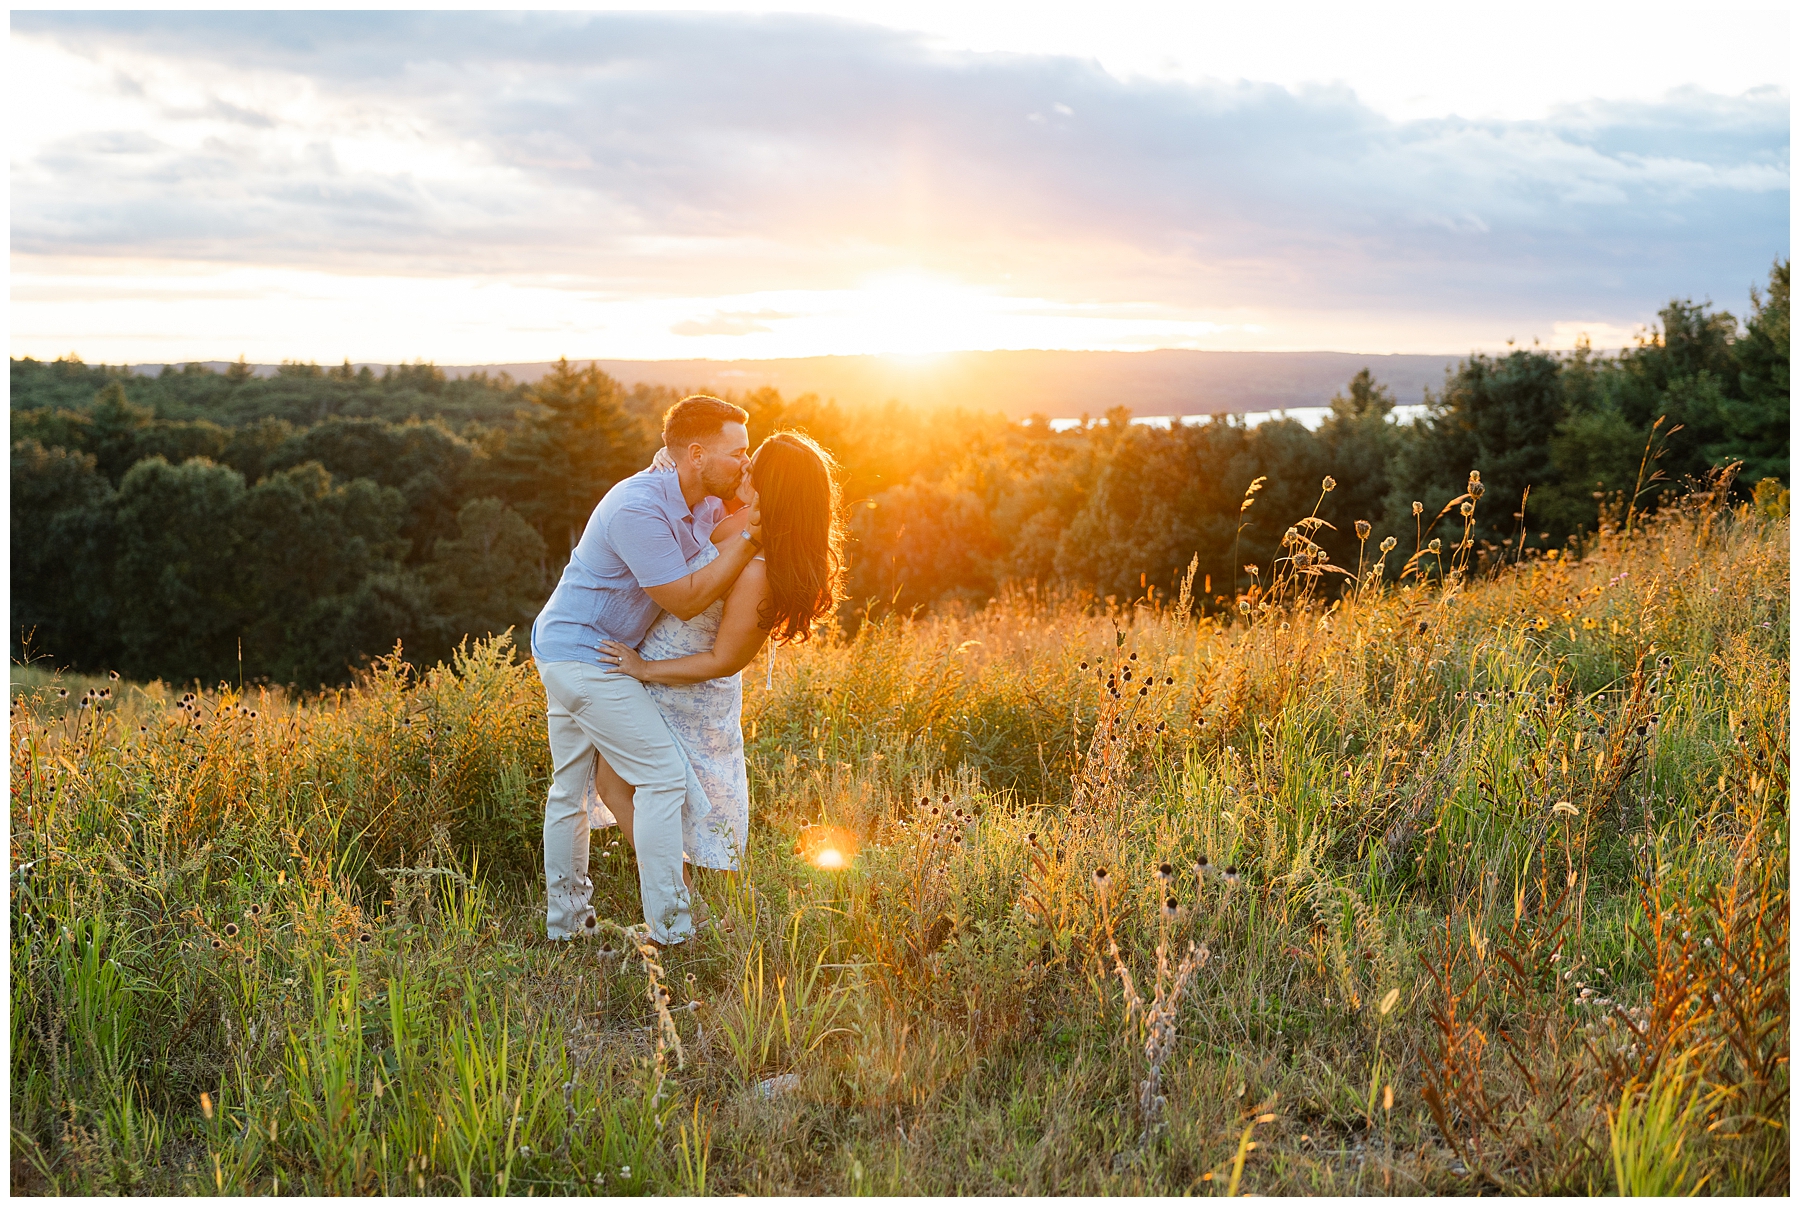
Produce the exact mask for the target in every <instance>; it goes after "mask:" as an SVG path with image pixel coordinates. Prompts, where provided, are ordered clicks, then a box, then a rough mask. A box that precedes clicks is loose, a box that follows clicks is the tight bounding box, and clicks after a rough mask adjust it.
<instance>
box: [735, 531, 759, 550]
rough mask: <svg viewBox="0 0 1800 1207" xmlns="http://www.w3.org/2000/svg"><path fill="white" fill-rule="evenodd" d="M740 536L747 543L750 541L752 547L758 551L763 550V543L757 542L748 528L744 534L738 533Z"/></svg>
mask: <svg viewBox="0 0 1800 1207" xmlns="http://www.w3.org/2000/svg"><path fill="white" fill-rule="evenodd" d="M738 535H739V536H741V537H743V538H744V539H745V540H746V541H749V542H750V543H751V544H752V545H755V546H756V547H757V548H758V549H761V548H762V542H761V541H759V540H757V539H756V538H755V537H753V536H751V535H750V530H749V529H748V528H746V529H744V530H743V531H742V532H740V533H738Z"/></svg>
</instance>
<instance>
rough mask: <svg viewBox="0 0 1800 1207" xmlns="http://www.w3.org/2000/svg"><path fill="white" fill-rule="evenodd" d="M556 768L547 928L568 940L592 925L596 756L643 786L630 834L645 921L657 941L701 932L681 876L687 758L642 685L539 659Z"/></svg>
mask: <svg viewBox="0 0 1800 1207" xmlns="http://www.w3.org/2000/svg"><path fill="white" fill-rule="evenodd" d="M537 669H538V677H539V678H541V679H542V680H543V681H544V695H545V697H546V699H547V701H548V706H549V708H548V711H549V722H550V758H551V761H552V763H553V764H554V766H555V772H554V774H553V776H552V778H551V780H550V795H549V799H548V800H546V801H545V803H544V886H545V888H546V889H547V890H548V893H549V898H550V904H549V933H550V937H551V938H552V939H566V938H570V937H572V936H574V935H576V934H579V933H581V932H582V931H583V930H585V929H587V928H591V927H592V926H593V925H594V912H593V909H592V908H591V906H590V904H589V903H590V902H591V901H592V900H593V895H594V882H593V881H592V880H591V879H589V877H588V825H589V821H588V806H587V802H588V800H589V797H590V794H591V793H592V792H593V783H594V755H595V754H596V753H599V754H603V755H605V756H606V761H607V762H608V763H610V764H611V765H612V769H613V770H614V771H616V772H618V773H619V776H620V778H622V779H623V780H624V781H625V782H626V783H628V784H630V785H631V786H632V787H633V788H635V789H637V793H636V795H635V797H634V798H633V813H634V818H633V822H632V839H633V845H635V846H636V847H637V864H638V891H639V892H640V893H641V894H642V896H643V900H644V921H645V922H647V923H649V924H650V937H651V938H653V939H655V940H656V941H657V942H659V943H673V942H679V941H681V940H682V939H685V938H687V937H688V936H690V935H692V934H693V932H694V924H693V921H692V919H691V918H690V917H689V916H688V892H687V886H686V885H685V884H683V883H682V879H681V805H682V802H683V801H684V800H685V799H686V798H687V779H688V764H687V758H686V756H685V755H684V754H683V752H682V749H681V747H680V745H679V744H678V743H677V742H676V740H675V735H674V734H672V733H670V732H669V727H668V725H667V724H666V723H665V722H664V721H663V718H662V713H660V712H659V711H657V708H656V704H655V702H654V701H652V700H651V699H650V694H649V693H648V692H646V691H645V690H644V685H643V684H642V683H639V682H638V681H637V680H636V679H633V678H631V677H630V676H628V675H621V674H618V673H616V672H609V671H607V670H604V669H602V668H601V667H598V666H592V665H589V664H588V663H586V662H540V663H538V664H537Z"/></svg>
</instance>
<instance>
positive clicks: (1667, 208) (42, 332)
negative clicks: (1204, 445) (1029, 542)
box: [10, 13, 1788, 363]
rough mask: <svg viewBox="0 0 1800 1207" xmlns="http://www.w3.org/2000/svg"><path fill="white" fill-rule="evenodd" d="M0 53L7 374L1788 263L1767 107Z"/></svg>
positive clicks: (1531, 328)
mask: <svg viewBox="0 0 1800 1207" xmlns="http://www.w3.org/2000/svg"><path fill="white" fill-rule="evenodd" d="M10 50H11V55H10V60H11V63H10V65H11V66H12V68H13V72H12V103H13V112H14V130H15V138H14V143H13V148H12V160H11V174H12V213H13V225H12V252H13V259H12V266H13V282H14V285H13V298H12V301H13V334H12V346H13V351H14V353H15V354H18V353H32V354H35V355H55V354H57V353H59V352H63V351H67V350H69V349H71V348H78V349H80V350H82V351H83V354H84V355H87V356H89V357H90V358H106V359H115V360H116V359H127V358H129V359H134V360H163V359H185V358H188V357H218V356H235V355H236V354H237V353H239V352H243V353H244V354H246V355H249V356H251V357H252V358H253V359H259V358H274V359H279V358H280V357H281V356H294V355H298V356H305V357H312V358H317V359H321V360H326V359H336V358H339V357H344V356H348V357H351V358H353V359H375V360H381V359H387V360H393V359H410V358H411V357H412V356H415V355H420V356H430V357H434V358H438V359H449V360H451V361H452V362H453V363H468V362H470V361H480V360H494V361H513V360H527V359H542V358H546V357H551V356H555V355H560V354H564V353H567V354H569V355H571V356H578V357H581V356H607V357H646V358H652V357H694V356H705V357H719V358H729V357H763V356H800V355H813V354H819V353H827V352H866V351H890V352H909V353H931V352H936V351H943V350H947V349H951V348H1030V347H1040V348H1054V347H1091V348H1113V349H1134V348H1148V347H1201V348H1207V347H1214V348H1271V349H1274V348H1285V349H1294V348H1344V349H1354V350H1359V351H1444V350H1452V351H1454V350H1466V349H1467V348H1469V347H1474V346H1487V347H1492V346H1496V345H1498V344H1500V343H1501V342H1502V341H1504V340H1506V339H1517V340H1522V341H1529V340H1531V339H1533V338H1536V339H1540V340H1542V341H1543V342H1545V343H1548V344H1552V345H1553V346H1557V345H1559V344H1560V342H1561V341H1563V340H1565V339H1571V338H1573V337H1572V336H1568V335H1566V334H1565V333H1564V331H1563V324H1565V323H1566V322H1570V321H1577V322H1586V323H1587V325H1588V328H1589V329H1591V330H1592V331H1595V332H1598V331H1602V330H1604V331H1607V332H1615V333H1616V332H1618V331H1633V330H1635V329H1636V327H1637V325H1638V324H1640V323H1642V322H1643V321H1645V320H1646V319H1647V318H1650V317H1651V316H1652V315H1653V312H1654V310H1655V308H1656V306H1657V305H1659V304H1660V303H1661V302H1663V301H1666V300H1667V298H1668V297H1669V296H1670V295H1672V294H1691V295H1693V296H1696V297H1700V296H1710V297H1712V298H1713V299H1714V300H1716V301H1718V302H1720V303H1722V304H1728V305H1735V306H1738V307H1739V308H1741V307H1742V299H1743V295H1744V294H1745V292H1746V291H1747V289H1748V287H1749V285H1750V284H1751V283H1752V282H1754V281H1756V280H1758V279H1759V278H1760V277H1762V276H1763V275H1765V274H1766V270H1767V266H1768V263H1769V261H1770V260H1771V259H1773V258H1775V257H1776V256H1778V255H1785V254H1787V248H1788V230H1787V205H1788V126H1787V98H1786V95H1785V93H1783V92H1781V91H1780V90H1779V89H1776V88H1773V87H1770V88H1764V89H1760V90H1758V89H1752V90H1750V91H1748V92H1744V93H1741V94H1738V95H1720V94H1716V93H1710V92H1705V91H1702V90H1700V89H1697V88H1688V89H1686V90H1678V91H1676V92H1673V93H1667V94H1665V95H1663V96H1662V97H1661V99H1656V100H1644V99H1636V98H1634V99H1628V100H1619V101H1610V100H1606V99H1604V98H1599V99H1590V100H1586V101H1581V102H1579V103H1564V104H1560V105H1557V106H1555V107H1553V108H1552V110H1551V111H1550V112H1548V113H1547V114H1546V115H1545V116H1541V117H1534V118H1529V119H1523V118H1522V119H1500V118H1483V119H1464V118H1461V117H1455V116H1436V117H1426V118H1411V119H1407V118H1396V117H1394V116H1391V115H1390V114H1388V113H1385V112H1382V111H1378V110H1376V109H1374V108H1371V107H1370V106H1369V105H1367V104H1365V103H1363V102H1362V101H1361V100H1360V99H1359V98H1358V96H1357V95H1356V94H1355V93H1354V92H1352V91H1351V90H1350V89H1349V88H1348V87H1345V86H1343V85H1305V84H1294V85H1282V84H1273V83H1259V82H1255V81H1252V80H1236V81H1232V80H1221V79H1216V78H1209V79H1191V78H1183V77H1180V76H1162V77H1157V76H1135V75H1126V76H1121V75H1119V74H1115V73H1113V72H1110V71H1108V70H1107V69H1106V68H1105V67H1103V66H1102V65H1101V64H1100V63H1098V62H1096V61H1094V60H1093V59H1091V58H1083V57H1080V56H1077V55H1071V54H1045V53H1040V54H1008V53H998V52H992V51H979V50H970V49H957V48H948V49H947V48H946V47H945V46H944V45H943V44H942V40H941V39H933V38H928V37H925V36H923V35H919V34H913V33H906V32H903V31H898V30H895V29H890V28H881V27H877V26H872V25H866V24H854V23H850V22H846V21H838V20H828V19H821V18H816V17H804V16H771V17H745V16H735V15H724V14H721V15H710V16H708V15H693V14H687V15H655V14H651V15H643V14H600V15H592V14H537V15H531V16H526V15H522V14H499V15H495V14H475V13H458V14H412V13H390V14H369V13H283V14H273V13H271V14H229V13H219V14H208V13H201V14H155V13H109V14H85V15H78V14H60V15H47V14H30V13H24V14H15V16H14V20H13V30H12V35H11V47H10ZM1569 315H1579V316H1591V317H1590V318H1587V319H1581V320H1569V319H1568V317H1567V316H1569ZM1606 338H1608V339H1611V338H1613V336H1611V335H1609V336H1607V337H1606ZM1595 342H1596V345H1600V344H1601V343H1602V340H1601V337H1600V336H1599V335H1597V334H1596V335H1595Z"/></svg>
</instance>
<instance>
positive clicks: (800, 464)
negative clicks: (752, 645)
mask: <svg viewBox="0 0 1800 1207" xmlns="http://www.w3.org/2000/svg"><path fill="white" fill-rule="evenodd" d="M836 468H837V463H836V462H835V461H833V460H832V459H831V454H830V453H828V452H826V451H825V450H824V449H822V448H820V447H819V446H818V444H816V443H815V442H814V441H813V439H812V438H811V437H810V436H806V435H804V434H802V433H800V432H776V433H775V434H774V435H773V436H770V437H769V438H768V439H767V440H764V441H763V442H762V444H761V445H760V446H759V447H758V448H757V450H756V459H755V461H754V462H753V463H752V464H751V467H750V480H751V481H752V482H753V483H754V484H755V486H756V493H757V495H758V496H759V499H758V505H759V506H760V507H761V509H762V544H763V558H764V560H765V561H766V562H767V564H768V571H769V600H768V602H767V603H765V604H763V606H762V609H761V611H760V612H759V613H758V614H757V618H756V619H757V625H758V627H760V628H762V629H765V630H767V631H768V633H769V634H770V636H772V637H774V638H775V640H776V641H780V642H793V641H805V640H807V639H808V638H809V637H811V636H812V629H813V623H814V622H815V621H817V620H818V619H819V617H820V616H821V615H823V614H824V613H826V612H829V611H831V609H833V608H835V607H836V606H837V603H838V601H839V600H840V599H842V598H843V578H844V554H843V547H844V530H843V523H842V521H841V520H840V518H839V515H838V510H839V498H838V484H837V477H836V475H835V474H834V473H833V471H834V470H835V469H836Z"/></svg>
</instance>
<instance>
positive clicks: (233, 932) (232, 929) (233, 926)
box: [225, 922, 238, 939]
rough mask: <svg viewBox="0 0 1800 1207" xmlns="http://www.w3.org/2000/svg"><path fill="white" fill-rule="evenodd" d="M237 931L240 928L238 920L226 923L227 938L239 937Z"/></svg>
mask: <svg viewBox="0 0 1800 1207" xmlns="http://www.w3.org/2000/svg"><path fill="white" fill-rule="evenodd" d="M237 932H238V928H237V923H236V922H227V923H226V924H225V937H226V938H227V939H235V938H237Z"/></svg>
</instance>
